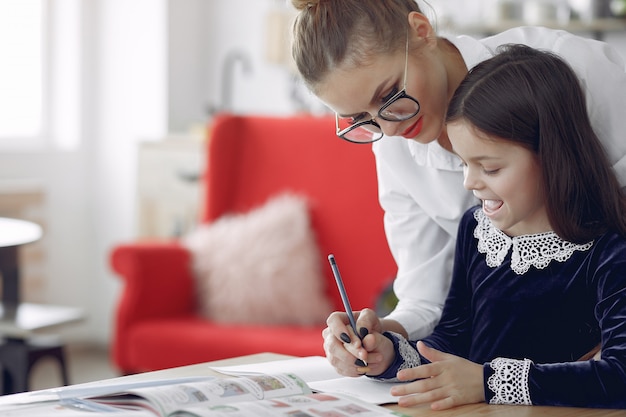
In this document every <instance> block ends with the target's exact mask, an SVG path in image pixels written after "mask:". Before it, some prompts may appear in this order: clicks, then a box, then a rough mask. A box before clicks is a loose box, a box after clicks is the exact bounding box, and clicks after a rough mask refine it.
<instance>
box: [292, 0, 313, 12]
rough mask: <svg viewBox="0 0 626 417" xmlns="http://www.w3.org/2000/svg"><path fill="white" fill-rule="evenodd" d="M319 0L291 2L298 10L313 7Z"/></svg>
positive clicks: (294, 0) (296, 0)
mask: <svg viewBox="0 0 626 417" xmlns="http://www.w3.org/2000/svg"><path fill="white" fill-rule="evenodd" d="M318 3H319V0H291V4H292V5H293V7H295V8H296V10H299V11H301V10H305V9H310V8H311V7H313V6H315V5H317V4H318Z"/></svg>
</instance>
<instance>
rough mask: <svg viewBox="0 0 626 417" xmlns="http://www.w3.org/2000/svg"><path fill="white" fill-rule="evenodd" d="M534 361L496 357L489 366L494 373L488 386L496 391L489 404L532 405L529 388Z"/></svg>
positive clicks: (488, 381)
mask: <svg viewBox="0 0 626 417" xmlns="http://www.w3.org/2000/svg"><path fill="white" fill-rule="evenodd" d="M531 364H532V361H530V360H529V359H524V360H515V359H506V358H496V359H494V360H493V361H491V363H490V364H489V366H490V367H491V369H493V371H494V372H493V375H491V376H490V377H489V379H488V380H487V387H488V388H489V389H490V390H491V391H492V392H493V393H494V396H493V398H492V399H491V400H490V401H489V404H516V405H532V401H531V400H530V392H529V390H528V372H529V370H530V365H531Z"/></svg>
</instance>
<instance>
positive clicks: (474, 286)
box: [377, 207, 626, 408]
mask: <svg viewBox="0 0 626 417" xmlns="http://www.w3.org/2000/svg"><path fill="white" fill-rule="evenodd" d="M385 335H386V336H387V337H389V338H390V339H391V340H392V341H393V342H394V347H395V349H396V358H395V361H394V363H393V364H392V365H391V366H390V367H389V368H388V369H387V370H386V371H385V372H384V373H383V374H382V375H379V376H378V377H377V378H379V379H393V378H395V375H396V373H397V371H398V370H399V369H403V368H407V367H411V366H416V365H419V364H420V363H426V362H427V360H426V359H425V358H423V357H421V356H420V355H419V354H418V352H417V350H416V349H415V342H407V341H406V340H404V339H403V338H402V337H401V336H399V335H396V334H394V333H385ZM422 340H423V342H424V343H425V344H426V345H428V346H431V347H433V348H435V349H438V350H441V351H443V352H447V353H451V354H454V355H457V356H461V357H463V358H466V359H469V360H471V361H473V362H475V363H480V364H484V368H483V369H484V375H485V378H484V384H485V395H486V401H487V402H488V403H492V404H534V405H561V406H581V407H602V408H626V239H624V238H623V237H621V236H619V235H617V234H615V233H606V234H604V235H602V236H600V237H599V238H597V239H595V240H594V241H592V242H588V243H587V244H581V245H576V244H572V243H570V242H566V241H563V240H561V239H560V238H558V236H557V235H556V234H554V233H551V232H550V233H542V234H538V235H528V236H519V237H516V238H512V239H511V238H510V237H508V236H506V235H505V234H504V233H502V232H501V231H500V230H498V229H496V228H495V227H493V226H492V225H491V222H490V221H489V219H488V218H487V217H485V216H484V214H483V212H482V210H481V209H480V207H474V208H472V209H470V210H468V211H467V212H466V213H465V215H464V216H463V218H462V220H461V223H460V226H459V232H458V237H457V244H456V254H455V265H454V272H453V277H452V284H451V288H450V293H449V295H448V298H447V300H446V303H445V306H444V310H443V314H442V317H441V320H440V322H439V324H438V325H437V327H436V328H435V330H434V331H433V334H432V335H431V336H429V337H427V338H425V339H422ZM599 343H601V346H602V357H601V360H598V361H595V360H588V361H578V359H579V358H580V357H581V356H583V355H584V354H585V353H587V352H588V351H589V350H591V349H592V348H593V347H594V346H596V345H598V344H599Z"/></svg>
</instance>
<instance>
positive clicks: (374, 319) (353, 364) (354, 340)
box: [322, 309, 384, 376]
mask: <svg viewBox="0 0 626 417" xmlns="http://www.w3.org/2000/svg"><path fill="white" fill-rule="evenodd" d="M354 316H355V319H356V323H357V329H358V330H359V332H360V334H361V337H367V335H368V333H372V332H377V333H381V332H382V326H381V322H380V319H379V318H378V316H377V315H376V313H375V312H374V311H373V310H370V309H364V310H362V311H360V312H354ZM326 325H327V326H328V327H326V328H325V329H324V331H323V332H322V336H323V337H324V351H325V352H326V358H328V360H329V361H330V363H331V365H333V367H335V369H336V370H337V372H339V373H340V374H341V375H345V376H359V375H363V373H364V370H363V369H360V370H359V369H358V368H363V367H364V365H366V364H367V365H376V364H377V363H380V362H381V361H382V355H381V354H380V353H377V352H372V353H371V354H370V352H368V350H367V349H366V347H367V346H369V345H367V344H365V340H364V342H363V343H361V340H360V339H359V337H358V336H357V335H355V334H354V332H353V331H352V328H351V327H350V325H349V320H348V315H347V314H346V313H344V312H337V311H336V312H334V313H332V314H331V315H330V316H329V317H328V319H327V320H326ZM382 337H384V336H382ZM370 343H371V344H372V345H376V342H375V341H372V342H370ZM364 344H365V345H364Z"/></svg>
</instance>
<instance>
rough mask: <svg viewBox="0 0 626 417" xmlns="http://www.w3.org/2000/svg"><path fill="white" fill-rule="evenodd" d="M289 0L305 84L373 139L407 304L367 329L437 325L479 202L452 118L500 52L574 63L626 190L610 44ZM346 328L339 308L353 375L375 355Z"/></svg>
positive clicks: (339, 353)
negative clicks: (462, 93) (479, 33)
mask: <svg viewBox="0 0 626 417" xmlns="http://www.w3.org/2000/svg"><path fill="white" fill-rule="evenodd" d="M292 4H293V5H294V6H295V7H296V8H297V9H298V10H299V14H298V16H297V19H296V21H295V24H294V31H293V32H294V39H293V57H294V60H295V62H296V65H297V68H298V70H299V72H300V73H301V75H302V78H303V80H304V82H305V83H306V85H307V86H308V88H309V89H310V90H311V91H312V92H313V93H314V94H315V95H316V96H318V97H319V98H320V99H321V100H322V101H323V102H324V103H326V104H327V105H328V106H329V107H330V108H331V109H333V110H334V111H335V112H336V113H337V131H338V134H339V135H340V136H341V137H343V138H345V139H348V140H351V141H355V142H371V141H375V142H374V145H373V150H374V153H375V156H376V166H377V172H378V179H379V194H380V202H381V205H382V207H383V209H384V210H385V219H384V222H385V228H386V231H387V236H388V241H389V246H390V248H391V252H392V254H393V255H394V258H395V259H396V262H397V264H398V274H397V277H396V279H395V281H394V291H395V293H396V296H397V297H398V299H399V302H398V305H397V306H396V308H395V309H394V311H393V312H391V313H390V314H389V315H388V316H386V317H385V318H383V319H382V320H379V318H378V317H376V315H375V314H374V312H373V311H371V310H369V309H366V310H364V311H362V312H360V313H357V314H358V317H357V320H358V326H359V328H361V329H363V330H361V331H362V332H363V333H365V332H366V331H386V330H390V331H395V332H397V333H400V334H402V335H405V336H409V337H410V338H412V339H415V338H420V337H424V336H426V335H428V334H430V333H431V332H432V330H433V328H434V326H435V325H436V323H437V322H438V320H439V318H440V315H441V309H442V306H443V302H444V299H445V297H446V295H447V293H448V289H449V285H450V277H451V273H452V259H453V255H454V242H455V236H456V230H457V226H458V224H459V220H460V218H461V216H462V214H463V213H464V212H465V210H466V209H468V208H469V207H470V206H472V205H474V204H475V203H476V200H475V199H474V197H473V196H472V194H471V193H469V192H467V191H466V190H464V189H463V186H462V168H461V161H460V160H459V159H458V157H456V156H455V155H454V154H453V153H451V152H450V150H451V147H450V141H449V139H448V136H447V132H446V129H445V125H444V119H445V112H446V108H447V106H448V101H449V99H450V98H451V97H452V94H453V93H454V91H455V90H456V88H457V86H458V85H459V84H460V82H461V80H462V79H463V78H464V77H465V75H466V74H467V71H468V70H469V69H471V68H472V67H474V66H475V65H476V64H478V63H479V62H481V61H484V60H485V59H488V58H490V57H491V56H493V54H494V50H495V48H496V47H497V46H498V45H501V44H508V43H520V44H525V45H529V46H531V47H534V48H538V49H546V50H550V51H552V52H554V53H556V54H558V55H559V56H561V57H562V58H564V59H565V60H566V61H567V62H568V63H569V64H570V65H571V66H572V67H573V69H574V71H575V72H576V74H577V76H578V78H579V79H580V80H581V83H582V85H583V88H584V90H585V94H586V100H587V108H588V110H589V114H590V117H591V122H592V125H593V127H594V130H595V131H596V133H597V135H598V136H599V137H600V140H601V141H602V143H603V146H604V147H605V150H606V151H607V153H608V155H609V161H610V163H611V164H612V166H613V168H614V169H615V172H616V174H617V176H618V179H619V181H620V183H621V185H622V186H624V185H625V184H626V157H625V155H626V139H625V136H624V135H623V132H626V110H625V109H626V74H625V73H624V63H623V61H622V59H621V58H620V57H619V55H618V54H617V53H616V52H615V51H614V50H613V49H611V48H610V47H609V46H608V45H607V44H605V43H601V42H597V41H594V40H589V39H585V38H581V37H577V36H574V35H572V34H569V33H566V32H563V31H554V30H549V29H545V28H533V27H525V28H516V29H512V30H509V31H506V32H503V33H501V34H498V35H496V36H492V37H489V38H486V39H483V40H476V39H473V38H471V37H467V36H460V37H456V38H451V39H443V38H440V37H438V36H437V34H436V33H435V31H434V29H433V27H432V26H431V24H430V22H429V21H428V19H427V18H426V17H425V16H424V15H423V14H422V13H421V11H420V9H419V7H418V6H417V4H416V3H415V2H414V1H413V0H335V1H325V0H310V1H301V0H292ZM398 93H400V94H399V95H397V96H396V94H398ZM503 93H505V92H503ZM389 101H391V102H392V103H389ZM372 132H373V133H372ZM383 133H384V135H385V137H384V138H383V139H382V140H378V139H380V138H381V137H382V134H383ZM363 279H364V280H366V279H367V277H363ZM347 322H348V321H347V317H346V316H345V314H343V313H338V312H336V313H333V314H332V315H331V316H330V317H329V318H328V320H327V324H328V328H327V329H326V330H325V331H324V347H325V350H326V354H327V357H328V358H329V360H330V361H331V363H332V364H333V365H334V366H335V367H336V368H337V370H338V371H339V372H340V373H342V374H344V375H352V376H356V375H357V374H358V372H357V370H356V368H357V365H356V364H355V363H357V364H358V363H360V362H359V360H365V359H366V357H367V352H366V351H365V350H364V349H362V348H361V344H360V340H359V338H358V337H355V335H353V334H352V332H351V331H350V329H349V326H347V325H346V324H347ZM345 342H349V343H345ZM346 349H348V350H349V351H348V350H346ZM355 356H356V357H357V359H356V360H355Z"/></svg>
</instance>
